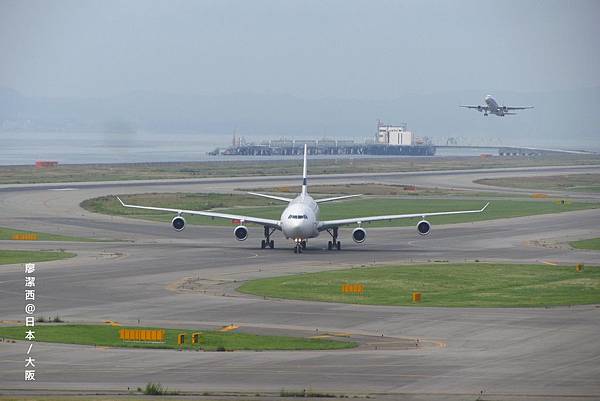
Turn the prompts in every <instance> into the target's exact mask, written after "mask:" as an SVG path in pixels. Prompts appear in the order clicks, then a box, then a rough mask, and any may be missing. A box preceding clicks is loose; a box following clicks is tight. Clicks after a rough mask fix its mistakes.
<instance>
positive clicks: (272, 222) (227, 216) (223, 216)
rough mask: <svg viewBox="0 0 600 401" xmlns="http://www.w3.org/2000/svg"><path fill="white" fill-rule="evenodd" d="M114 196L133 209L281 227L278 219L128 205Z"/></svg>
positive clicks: (124, 205)
mask: <svg viewBox="0 0 600 401" xmlns="http://www.w3.org/2000/svg"><path fill="white" fill-rule="evenodd" d="M116 198H117V199H118V200H119V202H121V205H123V207H130V208H135V209H145V210H156V211H159V212H173V213H177V214H191V215H197V216H207V217H216V218H219V219H228V220H240V222H247V223H256V224H260V225H263V226H268V227H274V228H277V229H281V224H280V223H279V220H271V219H263V218H260V217H252V216H242V215H238V214H228V213H218V212H205V211H200V210H185V209H170V208H164V207H153V206H139V205H128V204H126V203H124V202H123V201H122V200H121V198H119V197H118V196H116Z"/></svg>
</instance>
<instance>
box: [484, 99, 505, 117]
mask: <svg viewBox="0 0 600 401" xmlns="http://www.w3.org/2000/svg"><path fill="white" fill-rule="evenodd" d="M485 104H487V106H488V112H489V113H492V114H495V115H497V116H504V109H503V108H502V107H500V106H498V102H496V99H494V98H493V97H492V96H490V95H487V96H486V97H485Z"/></svg>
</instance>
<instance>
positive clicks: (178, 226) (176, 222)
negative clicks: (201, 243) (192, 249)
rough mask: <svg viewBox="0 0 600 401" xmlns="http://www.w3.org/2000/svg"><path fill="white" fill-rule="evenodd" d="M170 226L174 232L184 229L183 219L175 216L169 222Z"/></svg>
mask: <svg viewBox="0 0 600 401" xmlns="http://www.w3.org/2000/svg"><path fill="white" fill-rule="evenodd" d="M171 225H172V226H173V228H174V229H175V231H181V230H183V229H184V228H185V219H184V218H183V217H181V216H175V217H173V220H171Z"/></svg>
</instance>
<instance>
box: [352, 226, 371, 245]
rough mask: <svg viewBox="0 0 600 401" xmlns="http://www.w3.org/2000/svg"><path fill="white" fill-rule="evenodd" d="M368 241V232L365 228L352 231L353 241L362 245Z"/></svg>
mask: <svg viewBox="0 0 600 401" xmlns="http://www.w3.org/2000/svg"><path fill="white" fill-rule="evenodd" d="M366 239H367V232H366V231H365V229H364V228H360V227H357V228H355V229H354V230H352V240H353V241H354V242H356V243H357V244H362V243H363V242H365V240H366Z"/></svg>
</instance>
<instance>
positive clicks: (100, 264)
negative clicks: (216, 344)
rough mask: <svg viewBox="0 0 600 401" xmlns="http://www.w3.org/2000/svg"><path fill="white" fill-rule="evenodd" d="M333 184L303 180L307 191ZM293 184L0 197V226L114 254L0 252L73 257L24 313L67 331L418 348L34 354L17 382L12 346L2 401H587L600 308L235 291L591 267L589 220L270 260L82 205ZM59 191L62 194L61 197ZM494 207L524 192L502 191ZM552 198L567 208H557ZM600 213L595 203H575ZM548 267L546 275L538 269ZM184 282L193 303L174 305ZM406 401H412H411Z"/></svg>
mask: <svg viewBox="0 0 600 401" xmlns="http://www.w3.org/2000/svg"><path fill="white" fill-rule="evenodd" d="M599 171H600V167H597V166H593V167H589V166H588V167H584V168H562V167H561V168H558V167H557V168H548V169H507V170H506V171H503V170H500V169H496V170H494V171H470V172H461V171H459V172H442V173H435V172H427V173H397V174H384V175H381V174H378V175H361V174H353V175H347V176H343V177H339V176H337V177H335V182H340V183H341V182H385V183H402V184H413V185H423V186H437V187H454V188H462V189H472V190H476V191H481V190H482V189H488V190H494V191H496V190H498V189H497V188H489V187H485V188H482V187H483V186H480V185H477V184H473V183H472V181H473V180H476V179H480V178H490V177H499V176H515V175H539V174H546V175H554V174H560V173H566V172H569V173H573V172H595V173H598V172H599ZM332 180H333V178H331V177H311V183H312V184H321V183H328V182H331V181H332ZM296 183H297V178H296V177H271V178H268V177H267V178H264V177H256V178H240V179H206V180H192V181H184V182H173V181H170V182H166V183H163V182H158V181H157V182H138V183H135V184H129V185H123V183H117V184H114V183H86V184H60V185H56V186H54V185H47V184H44V185H29V186H27V185H25V186H3V187H1V188H0V226H4V227H14V228H21V229H27V230H38V231H45V232H52V233H59V234H65V235H79V236H89V237H97V238H110V239H115V240H121V241H119V242H96V243H55V242H19V243H15V242H9V241H0V249H16V248H18V249H57V248H64V249H66V250H68V251H73V252H76V253H77V254H78V256H77V257H76V258H73V259H69V260H65V261H56V262H46V263H40V264H38V272H37V280H38V283H39V285H38V287H37V291H38V296H39V298H38V300H37V301H36V306H37V307H38V311H39V312H40V313H42V314H43V315H45V316H49V315H51V316H54V315H55V314H59V315H60V316H61V317H62V318H63V319H64V320H66V321H69V322H101V321H103V320H108V319H110V320H113V321H118V322H120V323H123V324H137V323H138V320H139V321H140V322H141V324H144V325H164V326H170V327H171V326H172V327H186V328H194V327H207V328H213V327H218V326H220V325H225V324H230V323H235V324H237V325H240V326H241V329H242V330H247V331H251V332H259V333H262V332H269V333H286V334H292V335H298V334H306V333H309V332H316V330H317V329H318V330H319V332H323V331H344V332H350V333H354V334H356V335H366V336H381V335H383V336H384V337H385V338H399V339H402V340H407V341H412V340H414V339H417V338H418V339H420V340H421V341H423V344H428V345H427V346H421V347H416V346H415V348H414V349H399V350H390V349H377V350H376V349H374V347H373V348H372V349H370V348H369V347H368V346H364V347H361V348H359V349H351V350H343V351H326V352H323V351H294V352H226V353H220V352H176V351H147V350H146V351H144V350H133V349H109V348H94V347H84V346H76V345H59V344H43V343H36V344H35V355H36V358H37V360H38V367H37V371H38V373H37V374H38V379H37V381H36V382H35V383H34V384H31V383H25V382H24V381H23V371H24V358H25V353H26V345H25V343H23V342H18V343H16V344H13V343H0V372H2V373H1V374H0V389H3V390H4V391H9V390H10V391H12V390H15V391H18V390H25V391H29V390H33V389H40V390H45V389H57V390H63V389H80V390H86V391H94V390H123V391H125V390H127V387H132V388H136V387H137V386H142V387H143V386H144V385H145V384H146V383H147V382H150V381H158V382H160V383H162V384H164V385H166V386H168V387H170V388H173V389H177V390H183V391H199V392H203V391H240V392H262V391H265V392H279V390H281V389H282V388H286V389H303V388H312V389H313V390H316V391H323V392H338V393H344V394H366V393H371V394H374V396H377V394H383V393H386V394H393V397H394V399H401V398H403V397H404V398H407V399H409V398H410V397H413V396H416V395H419V394H420V395H423V394H426V395H429V396H428V397H427V398H428V399H432V398H438V399H465V398H466V399H471V398H472V399H475V398H476V396H477V395H479V394H480V391H482V390H484V391H485V392H486V394H488V395H495V396H496V398H501V399H549V398H550V397H551V398H552V399H598V398H600V380H598V378H599V377H600V345H599V342H598V340H597V333H599V332H600V308H599V307H598V306H597V305H588V306H574V307H569V306H564V307H555V308H534V309H527V308H512V309H503V308H482V309H478V308H464V309H459V308H425V307H383V306H359V305H346V304H344V305H342V304H333V303H317V302H303V301H284V300H276V299H263V298H258V297H252V296H245V295H242V294H238V293H236V292H235V287H236V286H237V285H238V284H239V283H240V282H241V281H243V280H247V279H251V278H258V277H270V276H275V275H283V274H293V273H299V272H310V271H320V270H326V269H337V268H340V267H347V266H355V265H373V264H375V265H376V264H385V263H390V262H394V263H410V262H416V261H423V262H427V261H432V262H433V261H451V262H452V261H465V260H467V261H473V260H476V259H477V260H480V261H509V262H539V263H542V262H547V263H559V264H571V265H574V264H575V263H578V262H582V263H585V264H587V265H600V253H599V252H592V251H579V250H578V251H575V250H572V249H571V248H570V247H568V246H566V245H565V244H564V243H565V242H566V241H569V240H574V239H581V238H590V237H598V236H600V213H599V212H598V211H597V210H585V211H578V212H569V213H561V214H555V215H541V216H531V217H523V218H514V219H504V220H493V221H484V222H477V223H463V224H457V225H448V226H435V227H433V230H432V234H431V235H430V236H429V237H426V238H419V236H418V235H417V234H416V230H415V229H414V228H393V229H392V228H390V229H387V228H386V229H370V230H368V234H369V237H368V239H367V244H365V245H357V244H354V243H353V242H352V241H351V240H350V236H349V233H350V230H351V229H344V230H342V241H343V249H342V250H341V251H339V252H338V251H333V252H332V251H327V250H326V249H325V245H326V242H327V239H328V238H327V237H326V236H322V237H320V238H317V239H315V240H312V241H310V242H309V249H307V251H306V252H305V253H303V254H301V255H295V254H294V253H293V252H292V248H291V246H290V244H288V243H286V241H285V240H284V239H283V238H282V237H280V236H277V235H276V236H275V244H276V249H274V250H261V249H258V248H259V247H258V246H257V245H258V243H259V242H260V239H261V229H260V228H254V229H252V230H251V232H250V238H249V239H248V241H246V242H243V243H238V242H236V241H235V240H234V239H233V234H232V228H230V227H199V226H190V227H186V230H184V231H183V232H181V233H176V232H174V231H173V230H172V229H171V228H170V227H169V226H168V225H166V224H161V223H153V222H146V221H139V220H132V219H126V218H122V217H111V216H103V215H97V214H92V213H89V212H86V211H84V210H83V209H81V208H79V206H78V205H79V203H80V202H81V201H82V200H84V199H87V198H90V197H95V196H100V195H107V194H114V193H141V192H175V191H182V192H198V191H209V192H218V191H224V192H227V191H232V190H234V189H236V188H241V187H243V188H252V187H258V186H271V185H272V186H275V185H290V184H291V185H293V184H296ZM65 189H68V190H65ZM501 190H502V191H504V192H506V193H512V192H515V193H522V191H511V190H509V189H501ZM556 194H557V195H566V194H560V193H556ZM580 196H581V197H582V198H587V199H600V194H598V193H596V194H594V193H589V194H580ZM549 268H552V266H551V265H549ZM22 270H23V268H22V266H15V265H6V266H0V300H1V302H0V319H2V320H4V321H10V320H23V318H24V311H23V308H24V306H25V301H24V299H23V288H24V287H23V276H24V274H23V271H22ZM186 278H191V279H193V280H195V281H196V282H198V283H199V284H200V290H199V291H194V292H189V291H181V290H177V284H178V283H180V282H181V281H182V280H184V279H186ZM410 399H412V398H410Z"/></svg>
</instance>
